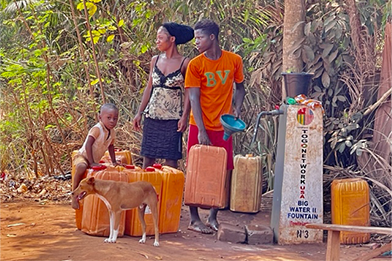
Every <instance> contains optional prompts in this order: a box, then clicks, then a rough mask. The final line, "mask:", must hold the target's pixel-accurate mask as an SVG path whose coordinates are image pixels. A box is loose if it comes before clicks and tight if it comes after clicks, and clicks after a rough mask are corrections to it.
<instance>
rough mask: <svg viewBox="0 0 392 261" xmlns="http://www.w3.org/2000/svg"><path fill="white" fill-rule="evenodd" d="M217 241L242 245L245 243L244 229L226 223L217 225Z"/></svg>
mask: <svg viewBox="0 0 392 261" xmlns="http://www.w3.org/2000/svg"><path fill="white" fill-rule="evenodd" d="M217 237H218V240H220V241H227V242H232V243H244V242H245V241H246V234H245V229H244V228H243V227H240V226H235V225H231V224H227V223H221V224H219V229H218V234H217Z"/></svg>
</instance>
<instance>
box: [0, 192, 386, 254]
mask: <svg viewBox="0 0 392 261" xmlns="http://www.w3.org/2000/svg"><path fill="white" fill-rule="evenodd" d="M200 213H201V217H202V218H203V219H204V218H206V216H207V214H208V212H207V211H206V210H202V211H201V212H200ZM269 213H270V212H269V211H268V208H267V210H262V211H260V212H259V213H258V214H244V213H234V212H231V211H229V210H224V211H221V212H219V215H218V219H219V221H220V222H226V223H231V224H236V225H245V224H263V225H269V222H270V216H269ZM0 221H1V248H0V252H1V255H0V257H1V260H50V261H56V260H61V261H66V260H67V261H71V260H72V261H76V260H111V261H114V260H170V261H176V260H178V261H191V260H192V261H193V260H208V261H210V260H211V261H214V260H244V261H245V260H325V250H326V243H322V244H302V245H286V246H281V245H247V244H233V243H228V242H222V241H219V240H217V238H216V235H215V234H214V235H201V234H198V233H196V232H193V231H189V230H187V229H186V227H187V224H188V222H189V214H188V208H187V207H183V209H182V215H181V220H180V231H179V232H178V233H174V234H163V235H161V240H160V247H154V246H153V238H150V237H148V238H147V242H146V244H139V242H138V240H139V238H138V237H129V236H124V237H121V238H118V240H117V243H115V244H108V243H104V242H103V240H104V238H103V237H94V236H89V235H87V234H84V233H83V232H81V231H80V230H77V229H76V226H75V222H74V210H73V209H72V208H71V206H70V202H68V201H60V202H57V203H56V201H41V200H32V199H29V200H20V199H16V200H13V201H11V202H4V203H2V204H1V219H0ZM372 247H374V243H373V244H367V245H362V246H358V245H357V246H341V252H340V253H341V260H355V259H356V258H358V257H360V256H362V255H363V254H364V253H367V252H368V251H370V249H371V248H372ZM372 260H373V261H374V260H390V258H377V259H372Z"/></svg>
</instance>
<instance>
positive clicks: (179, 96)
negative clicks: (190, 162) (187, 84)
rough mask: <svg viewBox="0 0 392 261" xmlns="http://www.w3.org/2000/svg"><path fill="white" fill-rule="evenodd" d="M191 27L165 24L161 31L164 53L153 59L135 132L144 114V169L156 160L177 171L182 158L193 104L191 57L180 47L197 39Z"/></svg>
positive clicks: (135, 121) (159, 44) (158, 43)
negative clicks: (188, 71) (189, 89)
mask: <svg viewBox="0 0 392 261" xmlns="http://www.w3.org/2000/svg"><path fill="white" fill-rule="evenodd" d="M193 36H194V33H193V29H192V27H190V26H186V25H181V24H177V23H164V24H163V25H162V26H161V27H159V29H158V32H157V38H156V44H157V47H158V49H159V51H161V52H162V53H161V54H159V55H156V56H154V57H153V58H152V59H151V64H150V75H149V78H148V83H147V86H146V88H145V90H144V93H143V97H142V101H141V103H140V106H139V109H138V112H137V114H136V116H135V118H134V119H133V127H134V129H135V130H140V129H141V119H142V115H143V114H144V122H143V125H144V126H143V140H142V147H141V151H140V154H141V155H142V156H143V168H146V167H148V166H152V165H153V164H154V163H155V160H156V159H165V165H168V166H171V167H174V168H177V161H178V160H179V159H181V158H182V132H184V131H185V130H186V127H187V121H188V116H189V111H190V103H189V98H188V95H187V93H185V90H184V79H185V72H186V69H187V66H188V63H189V58H186V57H184V56H182V55H181V54H180V53H179V52H178V49H177V45H179V44H185V43H187V42H189V41H190V40H192V39H193Z"/></svg>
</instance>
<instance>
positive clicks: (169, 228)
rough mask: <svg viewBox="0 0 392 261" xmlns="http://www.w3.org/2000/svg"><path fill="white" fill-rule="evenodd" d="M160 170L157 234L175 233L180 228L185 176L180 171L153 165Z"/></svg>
mask: <svg viewBox="0 0 392 261" xmlns="http://www.w3.org/2000/svg"><path fill="white" fill-rule="evenodd" d="M153 167H154V168H156V169H158V170H161V175H162V196H161V198H160V205H161V208H160V212H159V213H160V214H159V232H160V233H161V234H165V233H176V232H177V231H178V228H179V227H180V217H181V206H182V197H183V194H184V182H185V176H184V173H183V172H182V171H181V170H178V169H175V168H172V167H169V166H162V165H161V164H154V165H153Z"/></svg>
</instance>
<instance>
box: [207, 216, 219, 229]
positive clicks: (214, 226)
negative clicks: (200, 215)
mask: <svg viewBox="0 0 392 261" xmlns="http://www.w3.org/2000/svg"><path fill="white" fill-rule="evenodd" d="M206 225H207V226H209V227H210V228H211V229H212V230H214V231H218V229H219V224H218V221H216V219H211V220H210V219H208V220H207V223H206Z"/></svg>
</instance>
